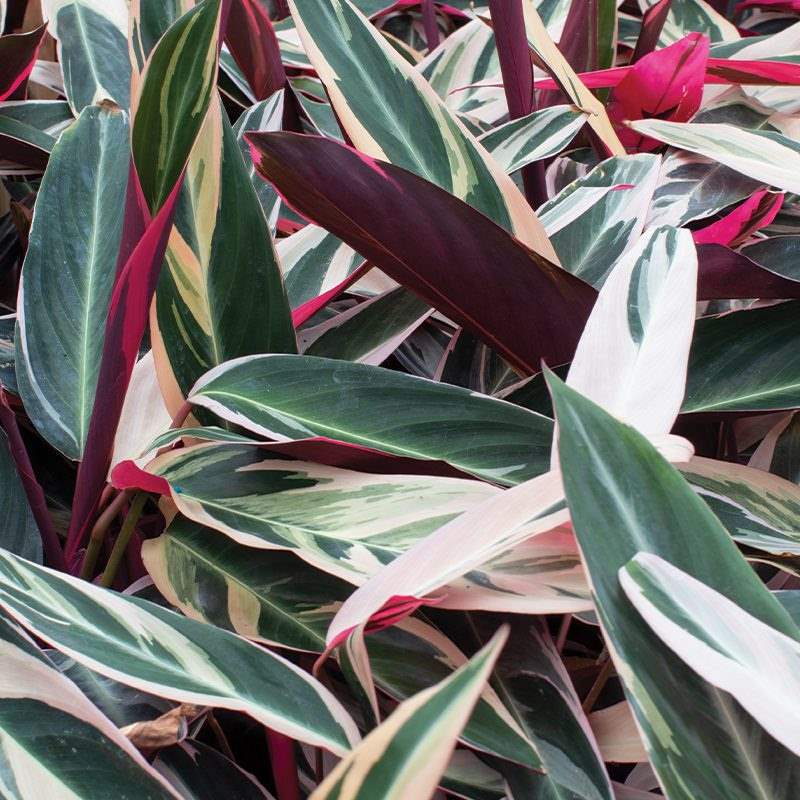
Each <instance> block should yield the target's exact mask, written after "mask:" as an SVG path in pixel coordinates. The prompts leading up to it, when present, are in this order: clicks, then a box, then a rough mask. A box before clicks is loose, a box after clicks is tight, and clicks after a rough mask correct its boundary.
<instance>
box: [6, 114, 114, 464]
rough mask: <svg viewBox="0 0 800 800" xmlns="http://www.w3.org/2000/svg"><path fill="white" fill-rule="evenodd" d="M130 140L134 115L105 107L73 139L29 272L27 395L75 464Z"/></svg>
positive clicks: (22, 302) (20, 359) (76, 126)
mask: <svg viewBox="0 0 800 800" xmlns="http://www.w3.org/2000/svg"><path fill="white" fill-rule="evenodd" d="M128 136H129V130H128V121H127V117H126V115H125V114H124V113H122V112H120V111H118V110H112V109H109V108H107V107H98V106H88V107H87V108H85V109H84V110H83V111H82V112H81V116H80V118H79V119H78V120H77V121H76V122H74V123H73V124H72V125H71V126H70V127H69V128H68V129H67V130H66V131H64V133H63V134H62V135H61V138H60V139H59V142H58V144H57V145H56V146H55V147H54V148H53V154H52V156H51V157H50V162H49V164H48V167H47V171H46V173H45V176H44V178H43V179H42V185H41V188H40V190H39V194H38V197H37V199H36V207H35V213H34V216H33V224H32V226H31V232H30V244H29V246H28V252H27V255H26V257H25V262H24V264H23V268H22V281H21V285H20V294H19V299H18V307H17V323H18V332H17V337H16V348H17V379H18V382H19V389H20V394H21V396H22V399H23V402H24V403H25V409H26V411H27V412H28V414H29V415H30V417H31V420H32V421H33V423H34V425H35V426H36V428H37V430H38V431H39V433H40V434H41V435H42V436H43V437H44V438H45V439H46V440H47V441H48V442H50V444H52V445H53V446H54V447H56V448H58V449H59V450H60V451H61V452H62V453H64V455H66V456H68V457H69V458H72V459H76V460H79V459H81V458H82V456H83V448H84V444H85V442H86V435H87V432H88V428H89V420H90V417H91V414H92V407H93V405H94V397H95V390H96V388H97V375H98V371H99V369H100V358H101V355H102V350H103V336H104V332H105V326H106V317H107V314H108V304H109V300H110V298H111V291H112V288H113V285H114V278H115V275H116V262H117V253H118V250H119V246H120V237H121V235H122V217H123V209H124V207H125V186H126V183H127V174H128V164H129V158H130V156H129V143H128ZM54 220H58V224H54ZM54 309H58V313H54Z"/></svg>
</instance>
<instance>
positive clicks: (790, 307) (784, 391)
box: [681, 301, 800, 413]
mask: <svg viewBox="0 0 800 800" xmlns="http://www.w3.org/2000/svg"><path fill="white" fill-rule="evenodd" d="M799 311H800V302H798V301H791V302H788V303H780V304H779V305H775V306H770V307H768V308H756V309H754V310H752V311H737V312H736V313H733V314H723V315H722V316H719V317H708V318H706V319H701V320H698V322H697V325H696V326H695V331H694V339H693V341H692V351H691V354H690V357H689V375H688V379H687V383H686V397H685V399H684V402H683V408H682V409H681V410H682V411H683V412H687V413H688V412H718V411H755V410H764V411H771V410H779V409H784V408H796V407H797V406H798V405H799V404H800V400H799V399H798V398H800V314H799V313H798V312H799Z"/></svg>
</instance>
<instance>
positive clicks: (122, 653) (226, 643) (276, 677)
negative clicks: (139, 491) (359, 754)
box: [0, 552, 358, 753]
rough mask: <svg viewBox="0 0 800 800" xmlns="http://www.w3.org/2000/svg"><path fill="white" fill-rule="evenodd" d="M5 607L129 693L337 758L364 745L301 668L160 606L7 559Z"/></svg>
mask: <svg viewBox="0 0 800 800" xmlns="http://www.w3.org/2000/svg"><path fill="white" fill-rule="evenodd" d="M53 597H59V598H60V599H59V601H58V605H57V607H56V606H55V604H54V603H53ZM0 605H1V606H2V607H3V608H4V609H5V611H6V612H7V613H8V614H9V615H10V616H12V617H13V618H14V619H16V620H17V621H18V622H19V623H20V624H21V625H23V626H25V627H26V628H28V629H29V630H30V631H31V632H33V633H34V634H35V635H36V636H38V637H39V638H41V639H44V640H45V641H47V642H49V643H50V644H52V645H53V646H54V647H55V648H56V649H57V650H60V651H61V652H63V653H66V654H67V655H69V656H71V657H72V658H74V659H75V660H76V661H79V662H80V663H82V664H85V665H86V666H89V667H91V668H92V669H94V670H95V671H97V672H99V673H101V674H102V675H107V676H108V677H111V678H114V679H116V680H118V681H120V682H122V683H126V684H128V685H129V686H134V687H136V688H138V689H141V690H143V691H146V692H151V693H153V694H157V695H161V696H166V697H170V698H171V699H174V700H179V701H181V702H185V703H194V704H196V705H201V706H203V705H212V706H218V707H220V708H229V709H234V710H238V711H243V712H245V713H247V714H250V715H251V716H252V717H253V718H254V719H257V720H258V721H259V722H261V723H262V724H264V725H267V726H268V727H271V728H274V729H275V730H278V731H281V732H282V733H286V734H287V735H289V736H293V737H296V738H298V739H301V740H302V741H305V742H308V743H309V744H314V745H317V746H320V747H324V748H326V749H328V750H330V751H331V752H334V753H345V752H346V751H347V750H348V749H349V748H350V747H351V746H352V745H353V744H355V742H356V741H358V732H357V730H356V727H355V725H354V723H353V721H352V720H351V719H350V717H349V716H348V714H347V712H346V711H345V710H344V708H342V706H341V705H340V704H339V702H338V701H337V700H336V699H335V698H334V697H333V695H332V694H330V692H328V690H327V689H325V688H324V687H323V686H322V685H321V684H319V683H318V682H317V681H315V680H314V679H313V678H311V677H310V676H309V675H307V674H306V673H305V672H303V671H302V670H300V669H299V668H298V667H296V666H294V665H293V664H291V663H290V662H288V661H286V660H285V659H283V658H281V657H280V656H277V655H274V654H272V653H270V652H269V651H268V650H264V649H261V648H258V647H256V646H255V645H253V644H251V643H250V642H248V641H246V640H245V639H241V638H240V637H238V636H235V635H234V634H231V633H228V632H227V631H223V630H220V629H219V628H215V627H213V626H211V625H204V624H203V623H201V622H195V621H194V620H191V619H186V618H185V617H182V616H180V615H179V614H175V613H174V612H172V611H167V610H166V609H164V608H162V607H161V606H159V605H156V604H155V603H150V602H148V601H146V600H140V599H138V598H136V597H130V596H126V595H120V594H117V593H116V592H112V591H109V590H106V589H101V588H99V587H97V586H94V585H92V584H89V583H86V582H85V581H81V580H78V579H76V578H70V577H66V576H62V575H59V574H58V573H55V572H53V571H52V570H48V569H45V568H44V567H37V566H36V565H34V564H31V563H30V562H27V561H25V560H23V559H20V558H17V557H16V556H12V555H11V554H10V553H6V552H0ZM276 687H280V691H276Z"/></svg>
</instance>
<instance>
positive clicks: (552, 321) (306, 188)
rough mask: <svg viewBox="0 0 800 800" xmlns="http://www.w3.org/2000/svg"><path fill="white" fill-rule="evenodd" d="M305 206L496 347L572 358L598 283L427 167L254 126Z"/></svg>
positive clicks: (272, 169) (276, 171)
mask: <svg viewBox="0 0 800 800" xmlns="http://www.w3.org/2000/svg"><path fill="white" fill-rule="evenodd" d="M248 140H249V142H250V145H251V151H252V155H253V159H254V161H255V163H256V166H257V167H258V169H259V171H260V172H261V173H262V174H263V175H264V176H265V177H266V178H267V179H268V180H270V181H272V183H273V184H274V185H275V187H276V188H277V190H278V191H279V192H280V193H281V194H282V196H283V197H284V199H285V200H286V201H287V202H288V203H289V204H290V205H291V206H293V207H294V208H295V209H296V210H297V211H298V212H299V213H300V214H302V215H303V216H305V217H307V218H309V219H312V220H313V221H314V222H315V223H316V224H318V225H321V226H322V227H323V228H325V229H326V230H329V231H330V232H331V233H333V234H334V235H335V236H338V237H339V238H340V239H342V240H343V241H345V242H347V244H349V245H350V246H351V247H352V248H353V249H355V250H357V251H358V252H359V253H361V254H362V255H364V256H365V257H366V258H368V259H369V260H370V261H371V262H373V263H374V264H375V265H376V266H378V267H379V268H380V269H382V270H383V271H384V272H386V273H387V274H388V275H389V276H390V277H392V278H394V280H396V281H397V282H398V283H400V284H402V285H403V286H406V287H408V288H409V289H411V290H413V291H414V292H416V293H417V294H418V295H420V296H421V297H422V298H424V299H425V300H427V301H428V302H429V303H430V304H431V305H432V306H434V307H435V308H437V309H439V310H440V311H441V312H442V313H444V314H446V315H447V316H448V317H450V318H451V319H453V320H455V321H456V322H458V323H459V324H461V325H463V326H464V327H467V328H469V329H470V330H471V331H473V333H475V334H476V335H477V336H478V337H480V338H481V339H483V340H484V341H485V342H486V343H487V344H488V345H490V346H491V347H494V348H495V349H496V350H497V351H498V352H499V353H500V354H501V355H503V356H504V357H505V358H506V359H507V360H508V361H509V362H510V363H511V364H512V365H513V366H514V367H516V368H517V369H518V370H520V372H523V373H529V374H532V373H534V372H538V371H539V369H540V362H541V361H542V359H544V360H545V361H547V362H548V363H550V364H560V363H563V362H565V361H569V360H570V358H571V357H572V355H573V353H574V351H575V346H576V344H577V342H578V338H579V336H580V333H581V331H582V330H583V326H584V323H585V322H586V319H587V317H588V315H589V312H590V310H591V308H592V305H593V303H594V300H595V297H596V292H595V290H594V289H593V288H592V287H590V286H589V285H588V284H586V283H584V282H583V281H581V280H580V279H579V278H576V277H575V276H573V275H570V274H569V273H568V272H566V271H564V270H562V269H560V268H559V267H556V266H555V265H553V264H551V263H550V262H549V261H547V260H546V259H544V258H542V257H541V256H539V255H537V254H536V253H534V252H533V251H531V250H530V249H528V248H527V247H525V245H523V244H522V243H521V242H519V241H518V240H517V239H515V238H514V237H513V236H511V235H510V234H509V233H508V232H507V231H505V230H504V229H503V228H501V227H500V226H499V225H496V224H495V223H494V222H492V221H491V220H490V219H488V218H487V217H485V216H484V215H483V214H481V213H480V212H479V211H476V210H475V209H474V208H472V207H471V206H469V205H467V204H466V203H464V202H463V201H461V200H459V199H458V198H456V197H454V196H453V195H451V194H450V193H448V192H446V191H444V190H443V189H440V188H439V187H438V186H435V185H434V184H432V183H429V182H428V181H426V180H423V179H422V178H419V177H418V176H416V175H414V174H412V173H410V172H407V171H406V170H404V169H401V168H400V167H397V166H394V165H393V164H387V163H384V162H381V161H377V160H375V159H373V158H370V157H368V156H366V155H364V154H362V153H359V152H358V151H356V150H353V149H352V148H350V147H347V146H346V145H342V144H340V143H338V142H335V141H333V140H330V139H325V138H323V137H320V136H304V135H301V134H295V133H251V134H248Z"/></svg>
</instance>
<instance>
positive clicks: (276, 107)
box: [233, 89, 284, 236]
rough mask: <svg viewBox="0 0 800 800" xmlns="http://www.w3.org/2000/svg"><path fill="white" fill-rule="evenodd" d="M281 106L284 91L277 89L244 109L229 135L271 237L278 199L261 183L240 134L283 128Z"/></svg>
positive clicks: (266, 185)
mask: <svg viewBox="0 0 800 800" xmlns="http://www.w3.org/2000/svg"><path fill="white" fill-rule="evenodd" d="M283 105H284V90H283V89H280V90H278V91H277V92H275V94H273V95H271V96H270V97H268V98H267V99H266V100H262V101H261V102H259V103H256V104H255V105H253V106H251V107H250V108H248V109H246V110H245V111H244V112H243V113H242V115H241V116H240V117H239V119H237V120H236V124H235V125H234V126H233V132H234V133H235V134H236V142H237V144H238V145H239V150H240V152H241V154H242V160H243V161H244V164H245V167H246V168H247V174H248V176H249V177H250V183H252V184H253V188H254V189H255V190H256V194H257V195H258V202H259V203H260V204H261V210H262V211H263V212H264V216H265V217H266V218H267V222H268V223H269V229H270V233H271V234H272V236H274V235H275V228H276V227H277V224H278V214H279V212H280V208H281V199H280V197H279V196H278V193H277V192H276V191H275V188H274V187H273V186H272V184H271V183H269V181H266V180H264V178H263V177H262V176H261V175H259V174H258V172H257V171H256V166H255V163H254V162H253V159H252V158H250V148H249V146H248V145H247V142H245V140H244V135H245V133H247V132H248V131H279V130H281V127H282V125H283Z"/></svg>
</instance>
